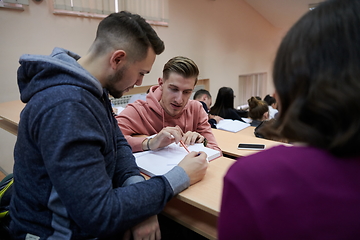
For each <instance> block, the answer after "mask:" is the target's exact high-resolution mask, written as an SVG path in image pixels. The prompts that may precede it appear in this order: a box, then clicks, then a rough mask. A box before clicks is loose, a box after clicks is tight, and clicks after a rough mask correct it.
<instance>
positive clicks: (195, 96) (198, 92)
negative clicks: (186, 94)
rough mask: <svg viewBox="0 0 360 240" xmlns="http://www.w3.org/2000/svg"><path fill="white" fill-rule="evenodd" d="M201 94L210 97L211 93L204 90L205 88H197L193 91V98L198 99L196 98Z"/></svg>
mask: <svg viewBox="0 0 360 240" xmlns="http://www.w3.org/2000/svg"><path fill="white" fill-rule="evenodd" d="M203 95H206V96H208V97H209V98H211V94H210V93H209V91H208V90H205V89H199V90H197V91H196V92H195V94H194V99H195V100H196V99H198V98H201V97H202V96H203Z"/></svg>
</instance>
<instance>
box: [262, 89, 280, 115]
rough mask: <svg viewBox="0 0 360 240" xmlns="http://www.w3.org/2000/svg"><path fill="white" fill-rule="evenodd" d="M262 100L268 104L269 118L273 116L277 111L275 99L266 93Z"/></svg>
mask: <svg viewBox="0 0 360 240" xmlns="http://www.w3.org/2000/svg"><path fill="white" fill-rule="evenodd" d="M264 101H265V102H266V103H267V104H268V105H269V119H273V118H275V115H276V114H277V113H278V112H279V111H278V110H277V102H276V99H275V98H274V97H272V96H270V95H269V94H268V95H266V96H265V97H264Z"/></svg>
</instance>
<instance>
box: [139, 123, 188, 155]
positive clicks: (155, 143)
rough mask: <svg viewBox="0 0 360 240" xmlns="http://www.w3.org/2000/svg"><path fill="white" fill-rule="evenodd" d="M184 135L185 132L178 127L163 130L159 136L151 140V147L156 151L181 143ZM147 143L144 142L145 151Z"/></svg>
mask: <svg viewBox="0 0 360 240" xmlns="http://www.w3.org/2000/svg"><path fill="white" fill-rule="evenodd" d="M182 135H183V132H182V131H181V128H180V127H178V126H176V127H166V128H163V129H162V130H161V131H160V132H159V133H158V134H156V136H155V137H153V138H152V139H151V140H150V142H149V147H150V149H151V150H155V149H158V148H162V147H166V146H168V145H169V144H171V143H173V142H176V143H179V142H180V140H181V138H182ZM147 141H148V140H147V139H145V140H144V142H143V149H147V146H146V143H147Z"/></svg>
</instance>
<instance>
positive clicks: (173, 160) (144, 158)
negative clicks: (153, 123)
mask: <svg viewBox="0 0 360 240" xmlns="http://www.w3.org/2000/svg"><path fill="white" fill-rule="evenodd" d="M188 149H189V150H190V151H195V152H199V151H203V152H205V153H206V154H207V160H208V161H211V160H214V159H215V158H218V157H221V155H222V154H221V152H220V151H217V150H214V149H211V148H207V147H204V145H203V144H202V143H196V144H194V145H190V146H188ZM187 154H188V153H187V152H186V150H185V149H184V148H183V147H180V145H179V144H176V143H172V144H170V145H169V146H167V147H164V148H161V149H157V150H154V151H146V152H138V153H134V156H135V159H136V164H137V165H138V166H139V168H140V171H141V172H142V173H145V174H146V175H148V176H150V177H152V176H154V175H163V174H165V173H167V172H168V171H170V170H171V169H172V168H173V167H174V166H176V165H178V163H179V162H180V161H181V160H182V159H183V158H184V157H185V156H186V155H187Z"/></svg>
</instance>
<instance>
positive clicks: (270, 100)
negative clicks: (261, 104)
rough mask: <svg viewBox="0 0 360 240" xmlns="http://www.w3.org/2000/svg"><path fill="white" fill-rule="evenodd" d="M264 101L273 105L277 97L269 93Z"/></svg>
mask: <svg viewBox="0 0 360 240" xmlns="http://www.w3.org/2000/svg"><path fill="white" fill-rule="evenodd" d="M264 101H265V102H266V103H267V104H268V105H269V106H271V105H272V104H274V103H276V99H275V98H274V97H272V96H270V95H269V94H268V95H266V96H265V97H264Z"/></svg>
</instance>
